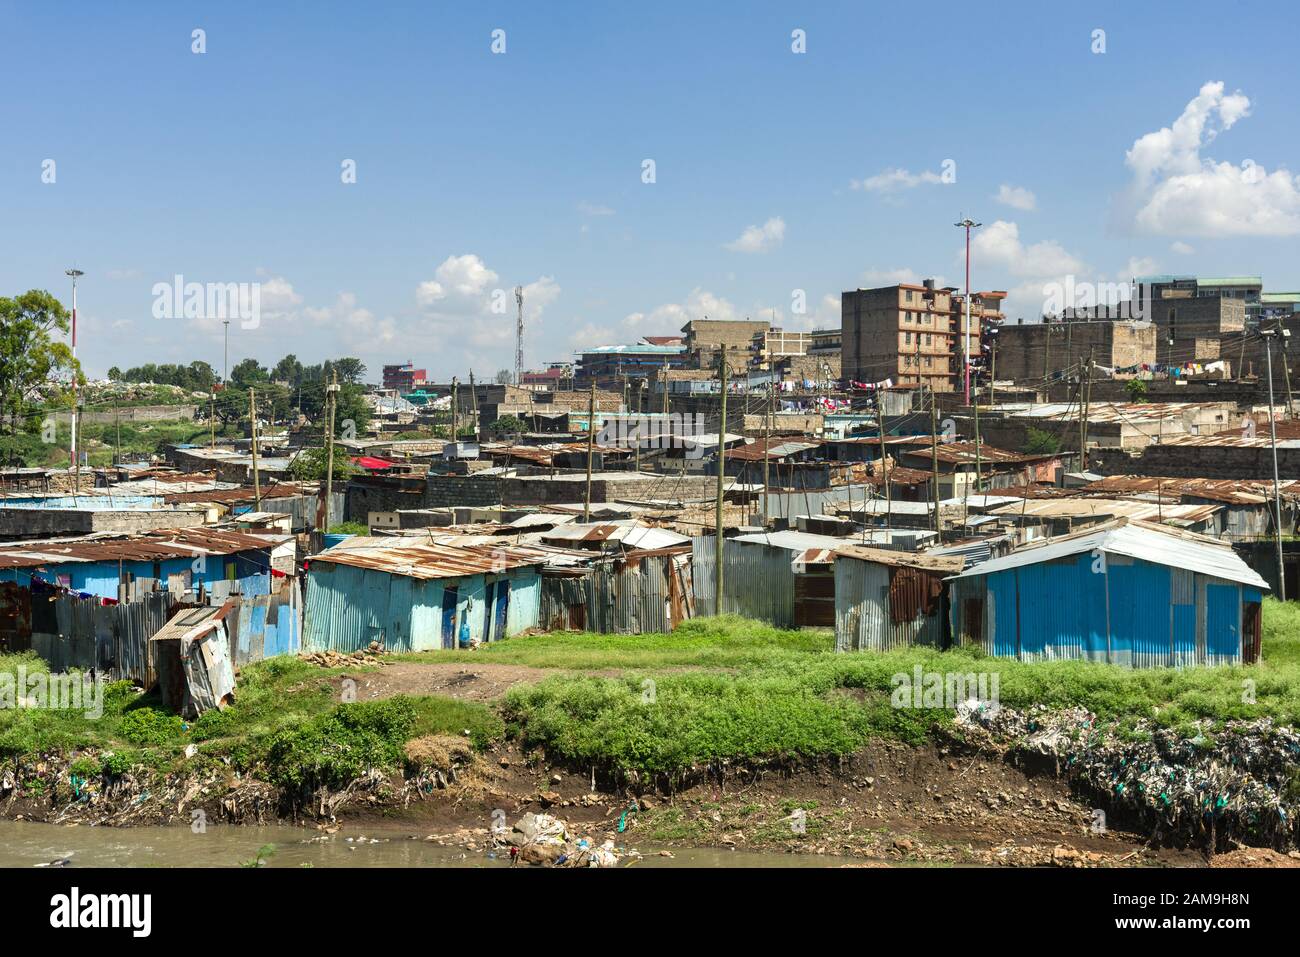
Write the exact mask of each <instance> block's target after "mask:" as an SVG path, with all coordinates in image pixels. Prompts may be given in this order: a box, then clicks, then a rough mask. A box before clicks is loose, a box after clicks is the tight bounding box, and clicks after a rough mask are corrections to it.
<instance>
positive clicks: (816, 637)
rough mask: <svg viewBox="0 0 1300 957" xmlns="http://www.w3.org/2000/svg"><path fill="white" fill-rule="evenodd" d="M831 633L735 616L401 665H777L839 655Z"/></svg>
mask: <svg viewBox="0 0 1300 957" xmlns="http://www.w3.org/2000/svg"><path fill="white" fill-rule="evenodd" d="M834 650H835V636H834V635H833V634H831V632H829V631H827V630H820V629H807V630H802V631H791V630H783V629H780V628H774V627H772V626H771V625H766V624H763V623H762V622H757V621H749V620H747V619H744V618H739V617H736V616H735V615H725V616H723V617H721V618H699V619H695V620H693V621H688V622H684V623H683V624H682V625H680V626H679V627H678V628H677V630H676V631H674V632H672V633H671V634H657V633H651V634H643V635H600V634H594V633H592V632H550V633H547V634H543V635H529V636H526V637H520V638H511V639H509V640H507V641H499V642H491V643H489V644H487V645H485V646H483V647H481V648H479V649H478V650H477V651H460V650H454V651H442V650H437V651H418V652H410V653H407V654H401V655H393V656H392V659H393V660H396V661H416V662H419V661H425V662H438V661H445V662H452V661H465V662H475V663H477V662H496V663H498V664H509V665H526V666H528V667H532V668H559V669H565V670H570V671H604V670H608V669H612V668H638V669H659V668H683V667H695V668H715V669H733V668H759V667H776V666H779V665H780V664H781V663H783V662H787V661H790V662H793V661H798V660H802V659H804V658H807V657H808V656H809V655H819V654H826V655H833V653H834Z"/></svg>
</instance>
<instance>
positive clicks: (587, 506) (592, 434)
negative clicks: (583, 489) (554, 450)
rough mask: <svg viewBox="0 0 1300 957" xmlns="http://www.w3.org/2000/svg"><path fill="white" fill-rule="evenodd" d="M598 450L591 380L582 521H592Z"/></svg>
mask: <svg viewBox="0 0 1300 957" xmlns="http://www.w3.org/2000/svg"><path fill="white" fill-rule="evenodd" d="M595 450H596V380H595V379H592V380H591V396H590V398H588V399H587V497H586V499H584V501H583V506H582V520H583V521H584V522H590V521H591V460H592V456H593V455H594V454H595Z"/></svg>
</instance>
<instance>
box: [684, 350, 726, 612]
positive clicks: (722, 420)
mask: <svg viewBox="0 0 1300 957" xmlns="http://www.w3.org/2000/svg"><path fill="white" fill-rule="evenodd" d="M718 364H719V365H720V367H721V368H720V369H719V370H718V374H719V376H720V377H721V382H722V407H721V409H720V410H719V413H718V491H717V502H716V504H715V507H714V511H713V526H714V527H713V540H714V541H713V546H714V547H713V562H714V566H715V567H714V569H713V595H714V614H717V615H721V614H722V486H723V481H724V480H725V479H726V473H727V347H726V345H725V344H724V345H723V347H722V348H721V349H720V350H719V351H718ZM683 461H684V459H683Z"/></svg>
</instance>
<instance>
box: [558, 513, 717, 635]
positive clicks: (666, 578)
mask: <svg viewBox="0 0 1300 957" xmlns="http://www.w3.org/2000/svg"><path fill="white" fill-rule="evenodd" d="M651 531H654V532H657V533H662V534H671V533H667V532H665V531H664V530H663V529H652V530H651ZM675 537H676V538H680V540H681V542H682V544H677V545H672V546H667V547H657V548H644V549H638V548H631V549H626V550H624V551H622V552H619V553H617V554H607V555H605V556H604V557H597V556H595V555H593V556H592V557H591V559H590V560H589V561H587V562H583V563H577V562H571V561H570V562H564V563H552V564H550V565H548V566H547V567H546V569H545V570H544V571H543V572H542V614H541V623H542V626H543V627H544V628H547V629H549V630H552V631H563V630H573V631H595V632H601V633H604V634H610V633H613V634H632V635H636V634H644V633H651V632H669V631H672V630H673V629H674V628H676V627H677V625H679V624H681V622H683V621H685V620H686V619H688V618H694V617H695V613H696V612H695V588H694V581H693V568H692V564H691V540H690V539H688V538H684V537H682V536H675ZM571 544H577V543H571Z"/></svg>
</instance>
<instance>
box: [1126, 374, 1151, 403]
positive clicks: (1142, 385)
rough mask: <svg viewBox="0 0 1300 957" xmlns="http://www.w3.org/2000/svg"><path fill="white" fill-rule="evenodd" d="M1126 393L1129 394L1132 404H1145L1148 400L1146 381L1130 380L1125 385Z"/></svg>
mask: <svg viewBox="0 0 1300 957" xmlns="http://www.w3.org/2000/svg"><path fill="white" fill-rule="evenodd" d="M1124 391H1125V392H1127V393H1128V400H1129V401H1130V402H1145V401H1146V400H1147V384H1146V381H1145V380H1144V379H1129V380H1128V382H1126V383H1125V384H1124Z"/></svg>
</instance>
